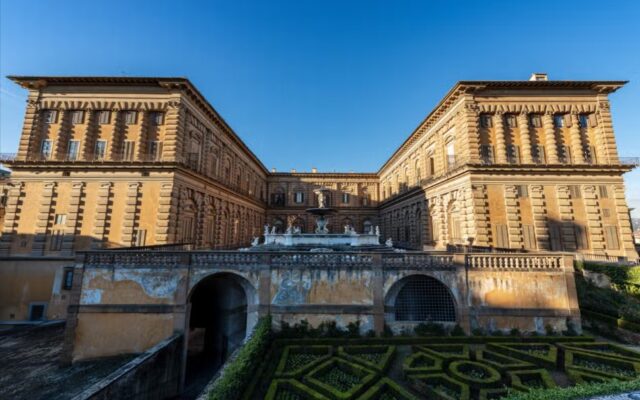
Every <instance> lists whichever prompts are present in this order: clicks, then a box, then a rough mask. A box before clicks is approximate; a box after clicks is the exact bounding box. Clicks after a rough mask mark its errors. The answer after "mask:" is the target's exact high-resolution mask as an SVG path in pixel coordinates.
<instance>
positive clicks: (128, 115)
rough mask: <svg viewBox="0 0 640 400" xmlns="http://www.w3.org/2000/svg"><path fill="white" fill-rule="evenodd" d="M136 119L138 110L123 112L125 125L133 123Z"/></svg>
mask: <svg viewBox="0 0 640 400" xmlns="http://www.w3.org/2000/svg"><path fill="white" fill-rule="evenodd" d="M137 120H138V112H137V111H125V113H124V123H125V124H127V125H134V124H135V123H136V121H137Z"/></svg>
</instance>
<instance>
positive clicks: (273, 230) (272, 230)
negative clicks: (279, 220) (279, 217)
mask: <svg viewBox="0 0 640 400" xmlns="http://www.w3.org/2000/svg"><path fill="white" fill-rule="evenodd" d="M271 234H272V235H275V234H276V227H275V226H272V227H271Z"/></svg>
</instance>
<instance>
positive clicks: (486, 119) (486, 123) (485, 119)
mask: <svg viewBox="0 0 640 400" xmlns="http://www.w3.org/2000/svg"><path fill="white" fill-rule="evenodd" d="M480 126H481V127H482V128H491V127H492V126H493V122H492V121H491V114H480Z"/></svg>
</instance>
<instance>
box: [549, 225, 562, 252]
mask: <svg viewBox="0 0 640 400" xmlns="http://www.w3.org/2000/svg"><path fill="white" fill-rule="evenodd" d="M549 241H550V242H551V250H552V251H562V237H561V236H560V225H559V224H557V223H550V224H549Z"/></svg>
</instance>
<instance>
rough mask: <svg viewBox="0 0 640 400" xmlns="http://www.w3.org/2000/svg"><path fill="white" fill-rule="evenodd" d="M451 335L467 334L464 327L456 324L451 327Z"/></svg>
mask: <svg viewBox="0 0 640 400" xmlns="http://www.w3.org/2000/svg"><path fill="white" fill-rule="evenodd" d="M450 335H451V336H467V334H466V333H464V329H462V327H461V326H460V325H458V324H456V326H454V327H453V329H451V332H450Z"/></svg>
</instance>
